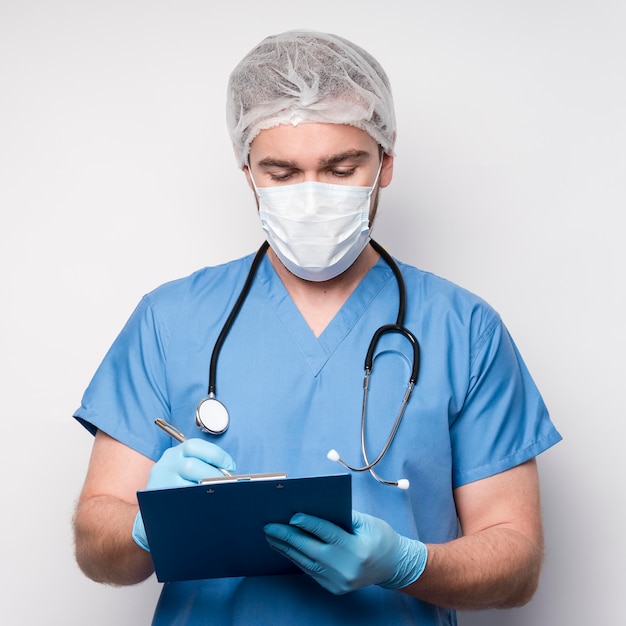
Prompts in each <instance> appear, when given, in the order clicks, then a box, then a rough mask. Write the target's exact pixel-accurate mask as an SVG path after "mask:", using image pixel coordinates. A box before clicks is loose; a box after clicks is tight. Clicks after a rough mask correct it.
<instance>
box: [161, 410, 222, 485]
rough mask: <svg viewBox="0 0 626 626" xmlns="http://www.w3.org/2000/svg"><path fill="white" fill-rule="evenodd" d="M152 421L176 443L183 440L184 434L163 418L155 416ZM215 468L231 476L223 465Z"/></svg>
mask: <svg viewBox="0 0 626 626" xmlns="http://www.w3.org/2000/svg"><path fill="white" fill-rule="evenodd" d="M154 423H155V424H156V425H157V426H158V427H159V428H160V429H161V430H163V431H165V432H166V433H167V434H168V435H169V436H170V437H171V438H172V439H175V440H176V441H178V443H182V442H183V441H185V439H186V437H185V435H183V433H181V432H180V430H178V429H176V428H174V427H173V426H172V425H171V424H168V423H167V422H166V421H165V420H163V419H161V418H160V417H157V418H156V419H155V420H154ZM215 469H218V470H219V471H220V472H222V474H224V476H232V474H231V473H230V472H229V471H228V470H225V469H224V468H223V467H216V468H215Z"/></svg>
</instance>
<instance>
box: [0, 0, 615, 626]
mask: <svg viewBox="0 0 626 626" xmlns="http://www.w3.org/2000/svg"><path fill="white" fill-rule="evenodd" d="M625 6H626V5H625V4H624V3H623V2H622V1H621V0H615V1H611V0H569V1H565V0H541V1H539V0H526V1H524V2H522V1H519V2H514V1H512V0H474V1H472V2H468V1H467V0H412V1H411V2H405V1H398V2H394V1H393V0H389V1H388V2H374V1H371V0H358V1H349V0H342V1H338V0H317V1H316V2H311V3H296V2H293V0H272V1H271V2H252V1H251V2H244V1H242V0H239V1H234V2H228V3H227V2H219V3H218V2H213V1H211V0H204V1H200V0H177V1H175V0H123V1H122V0H108V1H106V2H104V1H92V2H90V1H79V0H67V1H53V0H50V1H45V0H41V1H34V0H14V1H10V0H0V268H1V272H2V274H1V282H0V293H1V294H2V296H1V301H0V302H1V305H0V342H1V343H0V381H1V382H0V385H1V387H0V389H1V392H2V393H1V395H0V403H1V406H2V422H1V426H0V428H1V429H2V438H3V444H2V452H1V454H0V494H1V496H2V515H1V516H0V531H1V532H0V594H1V600H0V607H1V608H0V619H1V620H2V623H3V624H10V625H13V624H28V625H30V624H63V625H83V624H90V625H91V626H104V625H109V624H116V625H117V626H123V625H129V626H130V625H132V626H135V625H138V624H139V625H141V624H148V623H149V621H150V616H151V612H152V607H153V604H154V601H155V598H156V596H157V593H158V585H157V583H155V582H154V581H153V580H151V581H148V582H147V583H145V584H143V585H140V586H137V587H134V588H126V589H113V588H106V587H102V586H100V585H96V584H95V583H92V582H90V581H89V580H87V579H85V578H84V577H83V576H82V575H81V573H80V572H79V571H78V569H77V567H76V565H75V563H74V560H73V553H72V539H71V532H70V520H71V515H72V510H73V506H74V501H75V499H76V497H77V495H78V492H79V489H80V486H81V484H82V479H83V476H84V473H85V469H86V464H87V461H88V455H89V452H90V446H91V436H90V435H88V434H87V432H86V431H84V430H83V429H82V428H81V427H80V426H79V425H77V424H76V423H74V421H73V419H72V418H71V414H72V411H73V410H74V409H75V408H76V407H77V406H78V404H79V402H80V398H81V395H82V392H83V390H84V388H85V386H86V385H87V383H88V382H89V379H90V378H91V375H92V374H93V372H94V370H95V368H96V367H97V365H98V364H99V362H100V360H101V358H102V357H103V355H104V352H105V350H106V349H107V348H108V346H109V345H110V343H111V342H112V341H113V339H114V337H115V336H116V334H117V333H118V331H119V330H120V328H121V326H122V324H123V323H124V322H125V320H126V318H127V317H128V316H129V314H130V312H131V310H132V309H133V308H134V306H135V304H136V303H137V301H138V300H139V298H140V297H141V295H142V294H143V293H145V292H146V291H148V290H150V289H152V288H153V287H155V286H157V285H158V284H160V283H162V282H165V281H166V280H169V279H172V278H175V277H178V276H181V275H185V274H188V273H190V272H191V271H193V270H195V269H196V268H198V267H201V266H203V265H208V264H214V263H218V262H222V261H226V260H228V259H230V258H233V257H237V256H240V255H243V254H246V253H248V252H250V251H252V250H253V249H255V248H256V246H257V244H258V243H259V242H260V240H261V231H260V228H259V225H258V223H257V218H256V215H255V210H254V205H253V201H252V197H251V194H250V192H249V190H248V188H247V186H246V185H245V183H244V180H243V176H242V175H241V173H240V172H239V171H238V170H237V168H236V165H235V161H234V158H233V156H232V151H231V148H230V145H229V141H228V137H227V133H226V129H225V123H224V101H225V96H224V94H225V87H226V81H227V77H228V74H229V72H230V70H231V69H232V68H233V67H234V65H235V64H236V63H237V62H238V61H239V60H240V58H241V57H242V56H243V55H244V54H245V53H246V52H247V51H248V50H249V49H250V48H251V47H253V46H254V45H255V44H256V43H257V42H258V41H259V40H260V39H262V38H263V37H265V36H266V35H268V34H272V33H275V32H280V31H283V30H287V29H290V28H296V27H304V28H313V29H321V30H326V31H330V32H335V33H337V34H341V35H343V36H346V37H348V38H349V39H352V40H353V41H355V42H356V43H359V44H360V45H362V46H364V47H365V48H367V49H368V50H369V51H370V52H372V53H373V54H374V55H375V56H376V57H377V58H378V59H379V60H380V61H381V62H382V64H383V65H384V66H385V67H386V69H387V70H388V73H389V75H390V78H391V80H392V83H393V87H394V93H395V97H396V103H397V115H398V129H399V139H398V145H397V159H396V170H395V179H394V182H393V184H392V186H391V187H390V188H389V189H388V190H386V191H385V193H384V194H383V200H382V209H381V213H380V217H379V222H378V224H377V228H376V230H375V235H376V238H377V239H378V240H379V241H380V242H381V243H383V244H385V245H386V246H387V247H388V248H390V249H391V251H392V252H393V253H394V254H395V256H397V257H399V258H400V259H402V260H404V261H408V262H411V263H413V264H416V265H418V266H420V267H422V268H424V269H427V270H431V271H433V272H435V273H438V274H441V275H444V276H446V277H447V278H450V279H451V280H453V281H455V282H458V283H460V284H462V285H463V286H465V287H467V288H469V289H471V290H473V291H475V292H477V293H478V294H480V295H481V296H483V297H484V298H485V299H487V300H488V301H489V302H490V303H491V304H492V305H493V306H494V307H495V308H496V309H497V310H498V311H499V312H500V313H501V314H502V316H503V317H504V319H505V322H506V323H507V325H508V327H509V328H510V330H511V332H512V334H513V336H514V337H515V339H516V341H517V343H518V345H519V347H520V349H521V351H522V354H523V355H524V357H525V359H526V361H527V363H528V365H529V367H530V369H531V371H532V373H533V375H534V377H535V379H536V381H537V383H538V385H539V387H540V389H541V390H542V392H543V394H544V396H545V399H546V401H547V403H548V405H549V408H550V410H551V413H552V416H553V419H554V421H555V423H556V424H557V426H558V428H559V430H560V431H561V432H562V434H563V436H564V441H563V442H562V443H561V444H559V445H558V446H556V447H555V448H554V449H552V450H550V451H549V452H547V453H546V454H544V455H542V456H541V457H540V471H541V473H542V478H543V483H542V494H543V508H544V516H545V530H546V538H547V545H548V552H547V559H546V564H545V570H544V574H543V577H542V583H541V588H540V590H539V592H538V593H537V595H536V597H535V599H534V600H533V601H532V602H531V603H530V604H529V605H528V606H526V607H524V608H522V609H516V610H512V611H505V612H488V613H486V614H472V615H462V616H461V619H460V621H461V623H462V624H464V625H473V626H479V625H480V626H495V625H502V624H506V625H509V626H521V625H524V626H526V625H527V626H543V625H553V624H558V625H561V624H567V625H568V626H578V625H581V626H582V625H596V624H608V623H621V622H622V620H623V619H624V618H623V587H624V574H623V568H624V562H625V557H626V554H625V548H624V539H623V534H622V526H623V518H622V517H621V516H620V513H621V512H622V510H623V505H624V496H623V487H622V480H621V479H623V476H624V463H623V459H621V458H620V455H621V453H622V448H623V446H622V440H623V439H622V434H623V430H624V429H623V424H624V419H625V415H624V408H623V407H624V405H623V401H622V397H623V394H624V389H625V383H624V380H625V374H626V368H625V365H624V363H625V360H624V356H623V355H624V353H625V352H626V331H625V323H624V320H625V319H626V315H625V313H626V312H625V310H624V309H625V304H626V294H625V290H626V289H625V280H624V274H625V269H626V253H625V251H624V250H625V246H624V243H623V242H624V225H623V219H622V218H623V216H624V212H625V209H626V190H625V186H626V182H625V181H626V156H625V155H626V149H625V146H626V126H625V121H624V120H625V117H626V116H625V112H626V87H625V81H624V77H625V76H626V44H625V43H624V41H625V37H624V33H625V32H626V8H625ZM357 366H358V364H356V363H355V367H357ZM389 623H390V624H391V623H393V619H392V618H390V622H389Z"/></svg>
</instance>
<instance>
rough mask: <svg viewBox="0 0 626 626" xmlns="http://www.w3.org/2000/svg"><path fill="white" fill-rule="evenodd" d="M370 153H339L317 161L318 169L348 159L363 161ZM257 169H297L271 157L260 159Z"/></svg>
mask: <svg viewBox="0 0 626 626" xmlns="http://www.w3.org/2000/svg"><path fill="white" fill-rule="evenodd" d="M370 156H371V153H370V152H368V151H367V150H346V152H341V153H339V154H335V155H333V156H331V157H327V158H323V159H320V160H319V165H320V167H328V166H330V165H338V164H339V163H343V162H344V161H347V160H350V159H356V160H363V159H365V158H369V157H370ZM258 165H259V167H264V168H268V167H280V168H286V169H297V168H298V164H297V162H296V161H286V160H283V159H276V158H273V157H266V158H264V159H261V160H260V161H259V163H258Z"/></svg>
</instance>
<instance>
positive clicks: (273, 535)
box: [265, 511, 428, 595]
mask: <svg viewBox="0 0 626 626" xmlns="http://www.w3.org/2000/svg"><path fill="white" fill-rule="evenodd" d="M352 526H353V534H350V533H348V532H346V531H345V530H343V529H342V528H339V526H336V525H335V524H333V523H331V522H329V521H327V520H323V519H320V518H319V517H313V516H311V515H305V514H303V513H296V514H295V515H294V516H293V517H292V518H291V520H290V521H289V525H287V524H267V525H266V526H265V534H266V538H267V541H268V542H269V544H270V545H271V546H272V547H273V548H274V549H275V550H277V551H278V552H280V553H281V554H283V555H284V556H286V557H287V558H288V559H290V560H291V561H293V562H294V563H295V564H296V565H297V566H298V567H300V569H302V570H303V571H304V572H305V573H306V574H308V575H309V576H311V577H312V578H313V579H314V580H316V581H317V582H318V583H319V584H320V585H321V586H322V587H324V588H325V589H328V591H330V592H332V593H334V594H337V595H341V594H344V593H348V592H350V591H355V590H356V589H361V588H362V587H366V586H367V585H380V586H381V587H385V588H386V589H400V588H401V587H406V586H407V585H409V584H411V583H412V582H414V581H416V580H417V579H418V578H419V577H420V576H421V574H422V572H423V571H424V567H425V566H426V559H427V556H428V552H427V549H426V546H425V545H424V544H423V543H422V542H421V541H417V540H415V539H408V538H407V537H403V536H402V535H399V534H398V533H396V531H395V530H393V528H391V526H390V525H389V524H388V523H387V522H385V521H384V520H382V519H379V518H377V517H372V516H371V515H366V514H364V513H359V512H357V511H353V512H352Z"/></svg>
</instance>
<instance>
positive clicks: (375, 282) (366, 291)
mask: <svg viewBox="0 0 626 626" xmlns="http://www.w3.org/2000/svg"><path fill="white" fill-rule="evenodd" d="M392 277H393V273H392V272H391V270H390V269H389V268H388V267H387V265H386V264H385V262H384V261H383V260H382V259H378V261H377V263H376V264H375V265H374V266H373V267H371V268H370V270H369V271H368V272H367V274H366V275H365V276H364V277H363V279H362V280H361V282H360V283H359V284H358V285H357V286H356V288H355V289H354V291H353V292H352V293H351V294H350V296H349V297H348V299H347V300H346V302H345V303H344V304H343V306H342V307H341V309H339V311H338V312H337V314H336V315H335V317H333V319H332V320H331V321H330V322H329V324H328V326H326V328H325V329H324V331H323V332H322V334H321V335H320V336H319V337H316V336H315V334H314V333H313V331H312V330H311V327H310V326H309V325H308V324H307V323H306V321H305V319H304V317H303V316H302V314H301V313H300V311H299V309H298V307H297V306H296V305H295V303H294V301H293V300H292V298H291V296H290V295H289V293H288V291H287V289H286V288H285V285H284V284H283V282H282V281H281V279H280V277H279V276H278V274H277V273H276V270H275V269H274V267H273V266H272V264H271V262H270V261H269V259H268V257H267V256H265V257H264V259H263V260H262V262H261V264H260V266H259V269H258V274H257V280H258V281H259V283H260V284H261V285H262V286H263V288H264V289H265V292H266V294H267V297H268V299H269V301H270V302H271V303H272V304H273V306H274V308H275V310H276V315H277V316H278V318H279V319H280V321H281V322H282V324H283V325H284V327H285V329H286V330H287V332H288V333H289V334H290V335H291V337H292V339H293V341H294V342H295V343H296V345H297V346H298V348H299V349H300V351H301V353H302V355H303V356H304V358H305V359H306V361H307V363H308V364H309V366H310V368H311V370H312V372H313V375H314V376H317V375H318V374H319V373H320V371H321V370H322V368H323V367H324V364H325V363H326V361H328V359H329V358H330V357H331V356H332V354H333V353H334V352H335V350H336V349H337V347H338V346H339V345H340V344H341V342H342V341H343V340H344V339H345V337H346V336H347V335H348V333H349V332H350V330H351V329H352V328H353V327H354V325H355V324H356V323H357V321H358V320H359V318H360V317H361V316H362V315H363V314H364V313H365V311H366V310H367V309H368V307H369V306H370V305H371V303H372V302H373V301H374V299H375V298H376V296H377V295H378V294H379V293H380V291H381V290H382V289H383V287H384V286H385V285H386V284H387V282H388V281H389V280H390V279H392Z"/></svg>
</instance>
